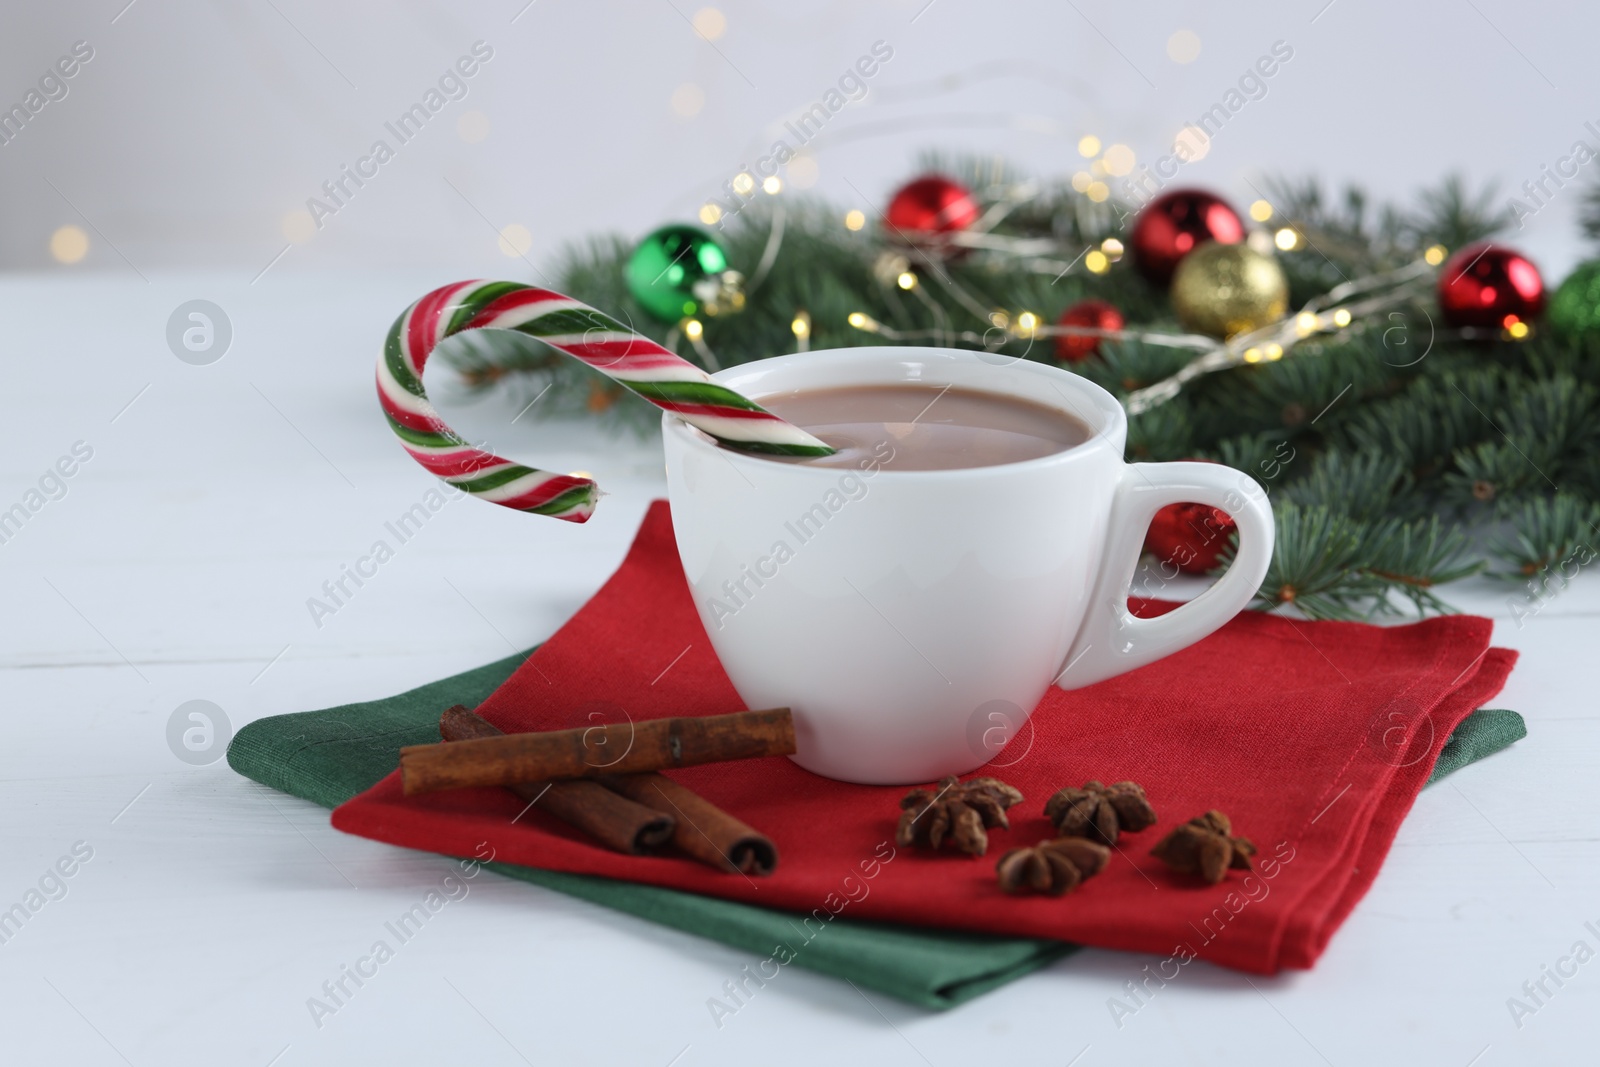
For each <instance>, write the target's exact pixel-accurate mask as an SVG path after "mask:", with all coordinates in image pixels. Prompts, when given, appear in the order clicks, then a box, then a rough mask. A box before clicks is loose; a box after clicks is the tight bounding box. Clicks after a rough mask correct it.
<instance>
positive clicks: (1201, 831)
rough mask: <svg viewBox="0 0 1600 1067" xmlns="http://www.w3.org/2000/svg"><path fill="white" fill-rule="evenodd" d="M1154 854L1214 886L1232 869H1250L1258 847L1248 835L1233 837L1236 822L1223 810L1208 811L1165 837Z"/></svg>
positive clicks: (1168, 864)
mask: <svg viewBox="0 0 1600 1067" xmlns="http://www.w3.org/2000/svg"><path fill="white" fill-rule="evenodd" d="M1150 854H1151V855H1152V856H1154V857H1156V859H1158V860H1160V861H1161V862H1163V863H1165V864H1166V865H1167V866H1168V867H1171V868H1172V869H1173V870H1175V871H1179V872H1181V873H1183V874H1198V875H1199V876H1200V877H1202V878H1204V879H1205V880H1206V881H1207V882H1210V883H1211V884H1212V885H1216V884H1217V883H1218V882H1220V881H1222V880H1223V879H1224V878H1226V877H1227V875H1228V869H1229V868H1233V869H1235V870H1241V871H1250V870H1254V869H1255V868H1254V867H1252V866H1251V865H1250V857H1251V856H1254V855H1255V854H1256V846H1255V845H1252V844H1251V843H1250V840H1249V839H1248V838H1244V837H1235V836H1233V824H1232V823H1231V822H1229V821H1228V817H1227V816H1226V815H1224V814H1222V812H1220V811H1208V812H1206V813H1205V814H1204V815H1197V816H1195V817H1194V818H1193V819H1190V820H1189V821H1188V822H1186V823H1184V824H1183V825H1182V826H1179V827H1177V828H1176V829H1174V830H1173V831H1172V832H1171V833H1170V834H1168V835H1167V836H1166V837H1163V838H1162V839H1161V840H1160V841H1159V842H1158V843H1157V844H1156V847H1155V848H1153V849H1151V850H1150Z"/></svg>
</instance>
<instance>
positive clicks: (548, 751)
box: [400, 708, 795, 796]
mask: <svg viewBox="0 0 1600 1067" xmlns="http://www.w3.org/2000/svg"><path fill="white" fill-rule="evenodd" d="M794 750H795V742H794V719H793V718H792V717H791V716H790V714H789V709H788V708H774V709H771V710H768V711H741V712H736V713H734V714H732V715H707V716H704V717H698V718H696V717H691V718H672V719H648V720H645V721H643V722H637V723H635V722H624V723H614V724H608V725H605V726H591V727H588V728H581V729H573V730H550V731H547V732H543V733H526V734H505V735H502V736H500V737H480V738H475V739H473V740H470V741H452V742H450V743H449V744H440V745H408V746H407V747H405V748H402V749H401V750H400V777H401V784H402V786H403V788H404V791H405V793H406V795H407V796H414V795H416V794H418V793H429V792H432V791H434V790H436V789H464V788H467V787H469V786H486V785H513V784H515V783H517V782H546V781H559V780H563V779H571V778H595V777H598V776H600V775H603V774H637V773H639V772H641V771H659V770H664V769H666V768H669V767H692V766H695V765H697V764H701V763H720V762H722V761H725V760H737V759H753V758H755V757H758V756H787V755H789V754H790V753H792V752H794Z"/></svg>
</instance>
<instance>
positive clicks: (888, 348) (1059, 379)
mask: <svg viewBox="0 0 1600 1067" xmlns="http://www.w3.org/2000/svg"><path fill="white" fill-rule="evenodd" d="M985 355H989V356H990V357H991V359H992V358H995V357H994V354H992V353H982V352H976V351H973V350H971V349H964V348H932V347H923V346H918V345H867V346H862V347H859V348H824V349H817V350H815V351H811V352H790V353H787V354H785V355H781V356H769V357H767V358H766V359H756V360H751V361H750V362H748V363H740V364H738V365H737V366H733V367H727V368H725V369H723V370H720V371H718V372H716V373H715V374H713V375H711V378H712V380H713V381H715V382H718V383H719V384H722V385H726V386H728V387H730V388H732V389H734V390H735V391H739V392H743V390H742V389H740V387H739V384H738V383H739V382H740V381H741V380H743V379H745V378H748V377H750V376H752V375H756V376H760V375H766V374H772V373H779V374H784V373H789V372H795V371H799V372H802V373H810V372H812V371H816V372H825V371H826V370H827V369H828V368H829V367H831V366H832V367H848V368H850V369H851V370H854V371H859V369H860V368H861V367H862V366H863V365H866V364H869V363H870V364H874V365H896V364H900V365H904V364H905V363H906V362H907V361H908V360H913V359H915V360H921V361H924V362H926V361H929V360H934V361H938V362H936V364H935V365H936V366H937V365H939V364H940V363H942V365H943V366H944V367H958V366H959V367H973V366H980V365H981V366H986V367H988V368H990V369H992V370H993V371H995V372H996V373H1003V372H1005V371H1016V372H1019V373H1023V374H1029V375H1032V376H1034V377H1035V378H1038V379H1041V380H1046V381H1050V382H1052V385H1053V387H1054V391H1055V392H1056V393H1057V394H1058V395H1059V396H1060V397H1061V399H1062V400H1063V401H1066V402H1065V403H1054V402H1053V401H1051V400H1048V399H1045V400H1038V399H1035V398H1031V397H1030V399H1034V402H1036V403H1043V404H1045V405H1046V406H1053V407H1056V408H1057V409H1058V410H1060V411H1062V412H1063V413H1065V414H1068V415H1071V416H1072V417H1074V418H1076V419H1078V420H1079V421H1081V422H1083V423H1085V424H1087V425H1088V426H1089V427H1090V429H1091V430H1093V431H1094V432H1093V434H1092V435H1091V436H1090V437H1089V439H1088V440H1086V441H1083V442H1081V443H1079V444H1076V445H1073V446H1072V447H1070V448H1064V449H1062V450H1061V451H1059V452H1052V453H1050V454H1049V455H1047V456H1038V457H1035V458H1033V459H1024V460H1014V461H1012V462H1010V463H993V464H989V465H987V466H982V467H949V468H943V469H938V470H895V469H893V468H892V467H880V468H879V469H878V470H877V471H876V473H875V474H874V478H875V479H877V478H884V477H887V478H889V479H891V480H893V481H901V480H905V479H917V480H922V479H937V478H945V479H949V478H960V477H971V476H972V475H974V474H980V473H981V474H1012V473H1018V474H1021V473H1028V472H1032V471H1042V470H1046V469H1049V468H1052V467H1056V466H1060V465H1062V464H1064V463H1071V462H1075V461H1076V460H1078V459H1079V458H1081V457H1083V456H1085V455H1088V454H1090V453H1092V452H1094V451H1096V450H1097V449H1102V448H1112V447H1114V448H1115V451H1116V456H1117V458H1118V459H1121V458H1122V453H1123V447H1124V444H1125V442H1126V440H1127V430H1128V415H1127V412H1126V411H1125V410H1124V409H1123V407H1122V404H1121V403H1120V402H1119V401H1118V400H1117V398H1116V397H1114V396H1112V395H1111V394H1110V393H1109V392H1107V391H1106V390H1105V389H1103V388H1101V387H1100V386H1099V385H1096V384H1095V383H1094V382H1092V381H1090V380H1089V379H1088V378H1085V377H1083V376H1082V375H1081V374H1075V373H1073V372H1072V371H1070V370H1067V369H1066V368H1064V367H1057V366H1053V365H1051V364H1048V363H1042V362H1039V361H1038V360H1029V359H1022V358H1017V359H1016V360H1015V361H1014V362H1010V363H1006V364H1003V365H1001V364H995V363H993V362H990V361H989V360H985V359H984V358H983V357H984V356H985ZM935 378H937V375H935ZM895 380H897V381H904V380H905V379H904V378H899V379H895ZM837 384H838V383H833V386H830V384H829V383H828V382H826V381H821V382H818V383H816V384H815V385H814V386H810V387H811V388H819V389H826V388H830V387H836V386H837ZM859 384H868V383H867V382H861V383H859ZM882 384H890V381H889V380H885V381H884V382H883V383H882ZM939 384H943V383H939ZM950 384H955V383H950ZM962 384H963V385H964V386H966V387H968V388H973V389H978V390H981V389H982V386H981V385H972V384H970V383H965V382H963V383H962ZM1063 386H1064V387H1066V388H1070V389H1075V390H1077V391H1078V393H1079V397H1080V398H1081V400H1082V401H1083V404H1082V405H1081V407H1083V408H1088V409H1089V411H1090V413H1091V414H1090V415H1088V416H1086V415H1085V414H1084V412H1083V411H1082V410H1080V406H1078V405H1074V404H1073V403H1072V402H1071V401H1070V400H1069V399H1068V397H1067V394H1066V393H1064V392H1062V388H1063ZM801 388H804V387H801ZM770 391H771V390H768V392H770ZM746 395H748V396H750V398H751V399H752V400H755V401H757V402H758V403H759V402H760V399H761V395H762V394H761V391H752V392H751V393H749V394H746ZM1001 395H1004V394H1001ZM661 432H662V435H663V437H673V438H675V439H676V440H677V441H678V442H679V443H681V444H682V445H683V446H684V447H686V448H695V449H699V450H701V451H705V450H712V451H714V452H715V453H716V454H718V455H720V456H723V457H724V458H726V459H728V460H729V461H730V462H733V463H735V464H736V465H740V466H743V465H745V464H756V465H757V466H756V468H755V469H758V470H761V471H767V472H775V471H778V470H785V471H793V472H796V473H798V474H801V475H802V476H804V475H815V476H819V477H829V478H837V477H838V476H839V473H840V468H838V467H814V466H808V465H806V464H804V463H784V462H776V461H774V460H773V459H772V458H771V457H767V456H762V455H760V454H757V453H753V452H739V451H736V450H734V449H731V448H723V447H722V446H720V445H719V444H717V442H716V441H714V440H713V439H712V438H711V437H710V436H709V435H707V434H706V433H704V432H702V431H700V430H697V429H695V428H694V427H693V426H690V425H689V424H688V423H687V422H684V421H683V420H682V419H680V418H678V417H677V416H676V415H674V414H672V413H671V412H663V413H662V416H661ZM846 473H848V471H846Z"/></svg>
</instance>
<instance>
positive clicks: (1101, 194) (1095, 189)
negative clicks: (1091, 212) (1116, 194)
mask: <svg viewBox="0 0 1600 1067" xmlns="http://www.w3.org/2000/svg"><path fill="white" fill-rule="evenodd" d="M1084 195H1085V196H1087V197H1088V198H1089V199H1090V200H1093V201H1094V202H1095V203H1097V204H1099V203H1104V202H1105V200H1106V199H1107V198H1109V197H1110V196H1111V187H1110V186H1109V185H1107V184H1106V183H1105V182H1090V183H1089V188H1087V189H1085V190H1084Z"/></svg>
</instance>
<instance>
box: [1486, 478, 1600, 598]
mask: <svg viewBox="0 0 1600 1067" xmlns="http://www.w3.org/2000/svg"><path fill="white" fill-rule="evenodd" d="M1597 544H1600V504H1596V503H1595V502H1594V501H1593V500H1582V499H1579V498H1578V497H1575V496H1572V495H1571V494H1569V493H1557V494H1556V495H1555V496H1553V497H1538V498H1535V499H1533V500H1530V501H1528V502H1527V503H1526V504H1524V505H1522V507H1521V508H1519V509H1518V510H1517V511H1516V512H1515V513H1514V514H1513V515H1512V516H1511V529H1510V531H1509V532H1508V533H1502V534H1499V535H1497V536H1496V537H1494V538H1493V539H1492V540H1491V541H1490V542H1489V552H1490V554H1491V555H1492V556H1493V557H1494V558H1495V559H1496V560H1498V561H1500V562H1501V563H1504V564H1507V565H1509V566H1510V568H1511V569H1510V570H1501V571H1494V572H1491V573H1492V575H1493V576H1494V577H1496V578H1510V579H1517V580H1521V579H1524V578H1529V577H1532V576H1534V575H1537V574H1539V573H1541V572H1543V571H1545V570H1546V569H1547V568H1549V567H1550V566H1552V565H1555V564H1560V563H1561V562H1562V561H1564V560H1568V559H1572V558H1575V557H1576V556H1578V555H1579V554H1580V553H1582V554H1586V557H1587V558H1586V559H1585V561H1584V562H1585V563H1586V562H1588V561H1589V560H1592V559H1593V558H1594V554H1595V546H1596V545H1597Z"/></svg>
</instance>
